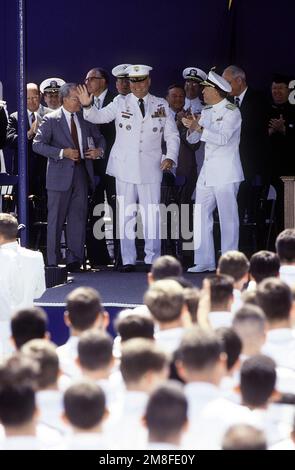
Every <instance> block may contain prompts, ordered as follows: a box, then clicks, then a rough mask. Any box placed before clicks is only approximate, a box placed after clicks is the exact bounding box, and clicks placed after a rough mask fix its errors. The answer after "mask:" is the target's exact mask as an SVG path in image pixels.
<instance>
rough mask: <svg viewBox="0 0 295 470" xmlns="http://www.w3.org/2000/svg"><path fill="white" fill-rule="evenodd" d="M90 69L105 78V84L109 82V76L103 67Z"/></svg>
mask: <svg viewBox="0 0 295 470" xmlns="http://www.w3.org/2000/svg"><path fill="white" fill-rule="evenodd" d="M91 70H92V71H94V72H95V73H96V75H97V74H99V75H101V77H102V78H104V79H105V81H106V84H107V85H108V84H109V83H110V76H109V74H108V72H107V71H106V70H105V69H103V68H101V67H94V68H93V69H91Z"/></svg>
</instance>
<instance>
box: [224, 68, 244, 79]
mask: <svg viewBox="0 0 295 470" xmlns="http://www.w3.org/2000/svg"><path fill="white" fill-rule="evenodd" d="M225 70H226V71H227V72H230V73H231V74H232V76H233V78H238V77H240V78H241V79H242V80H244V81H246V73H245V72H244V70H243V69H241V68H240V67H238V66H237V65H229V66H228V67H226V69H225Z"/></svg>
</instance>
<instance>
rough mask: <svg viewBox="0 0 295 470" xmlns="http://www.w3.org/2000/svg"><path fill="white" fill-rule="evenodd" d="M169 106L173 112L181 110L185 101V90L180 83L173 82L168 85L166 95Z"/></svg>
mask: <svg viewBox="0 0 295 470" xmlns="http://www.w3.org/2000/svg"><path fill="white" fill-rule="evenodd" d="M166 99H167V101H168V103H169V106H170V108H171V109H172V111H174V112H175V113H179V112H180V111H182V110H183V107H184V103H185V92H184V89H183V87H182V86H181V85H177V84H173V85H170V86H169V87H168V90H167V97H166Z"/></svg>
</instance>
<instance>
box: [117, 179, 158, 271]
mask: <svg viewBox="0 0 295 470" xmlns="http://www.w3.org/2000/svg"><path fill="white" fill-rule="evenodd" d="M116 191H117V198H118V204H119V224H120V226H119V228H120V245H121V255H122V262H123V265H125V264H135V263H136V246H135V224H136V213H137V210H136V203H137V201H138V202H139V204H140V211H141V217H142V223H143V234H144V239H145V247H144V251H145V258H144V261H145V263H146V264H151V263H153V261H154V260H155V259H156V258H158V257H159V256H160V254H161V240H160V223H159V218H160V215H159V202H160V195H161V184H160V183H146V184H133V183H125V182H123V181H119V180H118V179H116Z"/></svg>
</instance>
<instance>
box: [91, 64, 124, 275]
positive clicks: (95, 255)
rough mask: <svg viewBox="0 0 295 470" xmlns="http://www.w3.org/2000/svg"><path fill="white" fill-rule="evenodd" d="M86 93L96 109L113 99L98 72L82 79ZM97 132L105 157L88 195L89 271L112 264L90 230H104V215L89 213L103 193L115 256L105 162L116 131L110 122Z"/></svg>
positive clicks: (110, 182) (111, 190) (112, 189)
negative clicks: (103, 144) (90, 196)
mask: <svg viewBox="0 0 295 470" xmlns="http://www.w3.org/2000/svg"><path fill="white" fill-rule="evenodd" d="M84 82H85V84H86V86H87V90H88V92H89V93H90V94H91V93H92V94H93V96H94V98H93V104H94V105H95V106H96V107H97V108H98V109H100V108H104V107H105V106H107V105H108V104H109V103H111V102H112V101H113V99H114V97H115V94H113V93H112V92H111V91H110V90H109V88H108V86H109V76H108V73H107V72H106V71H105V70H104V69H102V68H100V67H95V68H93V69H91V70H89V72H88V73H87V75H86V78H85V80H84ZM99 129H100V131H101V133H102V135H103V136H104V138H105V142H106V150H105V157H104V159H103V160H99V161H97V162H94V175H95V176H96V177H98V178H96V179H97V180H99V182H98V184H96V186H95V190H94V193H93V195H92V199H91V203H90V207H89V230H88V231H87V241H86V245H87V254H88V259H89V262H90V265H91V267H93V268H95V267H98V266H106V265H108V264H112V260H111V258H110V256H109V253H108V249H107V245H106V240H105V237H103V238H102V239H100V240H98V239H97V238H95V237H94V235H93V227H94V225H95V224H96V223H97V222H98V223H99V225H100V226H102V228H103V230H104V224H103V223H102V221H101V219H102V218H103V217H104V212H103V213H102V214H101V217H98V216H94V215H93V210H94V208H95V206H96V205H97V204H103V203H104V200H105V192H106V197H107V202H108V205H109V206H110V207H111V209H112V212H113V221H112V222H113V240H114V249H115V257H116V254H117V253H116V252H117V243H116V242H115V240H116V184H115V178H114V177H113V176H110V175H107V174H106V167H107V163H108V159H109V154H110V151H111V148H112V146H113V144H114V142H115V136H116V130H115V125H114V123H113V122H110V123H108V124H101V125H100V126H99Z"/></svg>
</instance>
